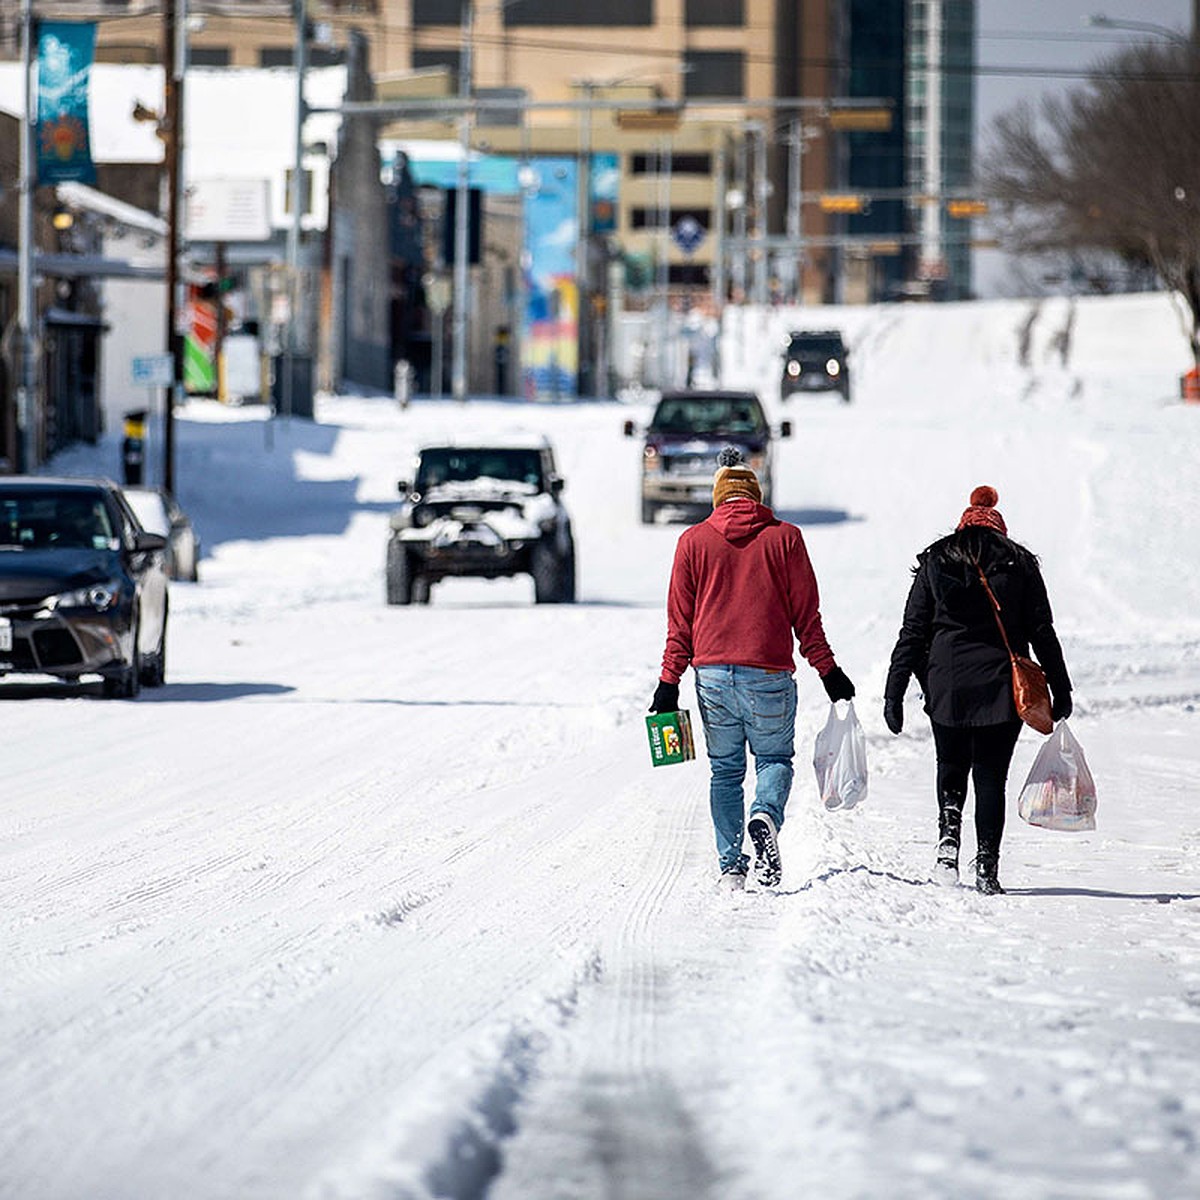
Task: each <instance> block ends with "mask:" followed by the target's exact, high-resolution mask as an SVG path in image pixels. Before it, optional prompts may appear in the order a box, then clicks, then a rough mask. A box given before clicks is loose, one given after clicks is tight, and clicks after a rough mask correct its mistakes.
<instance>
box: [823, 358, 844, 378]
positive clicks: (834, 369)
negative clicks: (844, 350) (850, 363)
mask: <svg viewBox="0 0 1200 1200" xmlns="http://www.w3.org/2000/svg"><path fill="white" fill-rule="evenodd" d="M825 370H826V371H828V372H829V374H830V375H834V376H837V375H840V374H841V373H842V364H841V363H840V362H838V360H837V359H836V358H831V359H830V360H829V361H828V362H827V363H826V364H825Z"/></svg>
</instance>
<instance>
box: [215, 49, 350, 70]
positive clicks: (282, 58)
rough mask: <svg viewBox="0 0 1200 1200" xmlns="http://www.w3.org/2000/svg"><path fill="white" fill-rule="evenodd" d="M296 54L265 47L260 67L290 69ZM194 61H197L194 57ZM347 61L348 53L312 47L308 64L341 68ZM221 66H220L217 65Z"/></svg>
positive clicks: (261, 55) (260, 57)
mask: <svg viewBox="0 0 1200 1200" xmlns="http://www.w3.org/2000/svg"><path fill="white" fill-rule="evenodd" d="M295 55H296V52H295V50H294V49H293V48H292V47H291V46H263V47H262V48H261V49H260V50H259V52H258V65H259V66H260V67H290V66H291V65H292V64H293V62H294V61H295ZM192 61H193V62H195V61H196V59H195V57H194V56H193V58H192ZM345 61H346V52H345V51H344V50H338V49H336V48H330V47H328V46H310V47H309V50H308V58H307V64H308V66H310V67H340V66H341V65H342V63H344V62H345ZM215 65H219V64H215Z"/></svg>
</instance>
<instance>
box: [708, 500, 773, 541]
mask: <svg viewBox="0 0 1200 1200" xmlns="http://www.w3.org/2000/svg"><path fill="white" fill-rule="evenodd" d="M708 524H709V525H712V526H713V528H715V529H717V530H719V531H720V533H721V536H722V537H724V538H725V540H726V541H730V542H745V541H748V540H749V539H750V538H752V537H755V536H756V535H757V534H758V533H760V532H761V531H762V530H764V529H766V528H767V526H768V525H778V524H779V519H778V518H777V517H776V516H775V514H774V513H773V512H772V511H771V510H770V509H769V508H768V507H767V506H766V505H765V504H755V502H754V501H753V500H749V499H746V498H743V497H739V498H738V499H736V500H726V501H725V503H724V504H718V505H717V507H716V508H714V509H713V512H712V516H710V517H709V518H708Z"/></svg>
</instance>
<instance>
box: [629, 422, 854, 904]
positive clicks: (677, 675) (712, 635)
mask: <svg viewBox="0 0 1200 1200" xmlns="http://www.w3.org/2000/svg"><path fill="white" fill-rule="evenodd" d="M717 461H718V464H719V466H718V470H717V474H716V478H715V480H714V483H713V511H712V515H711V516H710V517H709V518H708V519H707V520H706V521H703V522H701V523H700V524H699V525H694V526H692V527H691V528H690V529H688V530H686V531H685V532H684V533H683V534H682V536H681V537H680V539H679V544H678V545H677V546H676V548H675V562H674V564H673V566H672V567H671V584H670V589H669V591H668V594H667V646H666V650H665V651H664V652H663V663H662V673H661V675H660V681H659V684H658V688H657V689H656V690H655V693H654V699H653V701H651V704H650V711H651V712H674V711H675V710H677V709H678V708H679V680H680V679H681V678H682V676H683V673H684V671H686V670H687V668H688V666H689V664H690V665H691V666H692V667H694V668H695V670H696V699H697V701H698V702H699V706H700V717H701V720H702V721H703V722H704V740H705V743H706V745H707V747H708V759H709V765H710V767H711V769H712V778H711V780H710V783H709V803H710V806H711V809H712V819H713V827H714V829H715V831H716V837H717V856H718V859H719V862H720V867H721V875H722V880H723V881H724V882H725V883H726V884H727V885H728V886H729V887H733V888H740V887H743V886H744V885H745V881H746V872H747V869H748V867H749V858H748V856H747V855H745V854H743V853H742V841H743V827H742V821H743V816H744V812H745V809H744V801H743V795H742V782H743V780H744V779H745V776H746V746H747V745H749V747H750V751H751V753H752V754H753V755H754V770H755V776H756V779H755V792H754V801H753V803H752V804H751V806H750V819H749V820H748V821H747V822H746V826H745V833H747V834H749V835H750V841H751V843H752V844H753V846H754V876H755V879H757V880H758V882H759V883H760V884H761V885H763V886H765V887H774V886H775V885H776V884H778V883H779V880H780V878H781V876H782V863H781V860H780V856H779V843H778V840H777V835H778V832H779V829H780V827H781V826H782V825H783V810H784V808H785V806H786V805H787V799H788V794H789V792H790V791H791V787H792V774H793V772H792V759H793V758H794V757H795V748H794V743H795V733H796V681H795V679H794V678H793V672H794V671H795V669H796V663H795V659H794V657H793V648H792V647H793V643H792V638H793V637H795V638H796V639H797V640H798V642H799V644H800V653H801V654H802V655H803V656H804V658H805V659H806V660H807V661H808V663H809V665H810V666H811V667H812V668H813V669H814V670H815V671H816V672H817V674H818V675H820V677H821V682H822V683H823V684H824V685H825V691H826V693H827V694H828V696H829V699H830V700H831V701H837V700H849V699H851V698H852V697H853V695H854V685H853V684H852V683H851V682H850V680H849V679H847V678H846V675H845V673H844V672H843V671H842V669H841V668H840V667H839V666H838V665H837V663H836V662H835V661H834V658H833V651H832V650H830V648H829V643H828V642H827V641H826V640H825V630H824V628H823V627H822V625H821V610H820V601H819V597H818V594H817V579H816V576H815V575H814V574H813V569H812V563H811V562H810V561H809V558H808V551H807V549H806V548H805V545H804V538H803V536H802V535H801V533H800V530H799V529H797V528H796V526H795V525H789V524H788V523H787V522H786V521H781V520H779V518H778V517H776V516H775V514H774V513H773V512H772V511H771V510H770V509H769V508H767V507H766V506H765V505H764V504H763V503H762V489H761V488H760V487H759V484H758V478H757V476H756V475H755V474H754V472H753V471H752V470H751V469H750V468H749V466H747V465H746V464H745V462H743V460H742V457H741V454H740V453H739V452H738V451H737V450H736V449H735V448H734V447H732V446H727V447H726V448H725V449H724V450H722V451H721V454H720V456H719V458H718V460H717Z"/></svg>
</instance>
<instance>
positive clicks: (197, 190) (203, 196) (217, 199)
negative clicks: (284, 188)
mask: <svg viewBox="0 0 1200 1200" xmlns="http://www.w3.org/2000/svg"><path fill="white" fill-rule="evenodd" d="M270 237H271V188H270V183H269V181H268V180H266V179H193V180H189V182H188V196H187V239H188V241H191V242H265V241H268V240H269V239H270Z"/></svg>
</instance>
